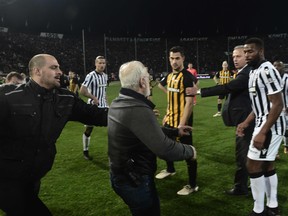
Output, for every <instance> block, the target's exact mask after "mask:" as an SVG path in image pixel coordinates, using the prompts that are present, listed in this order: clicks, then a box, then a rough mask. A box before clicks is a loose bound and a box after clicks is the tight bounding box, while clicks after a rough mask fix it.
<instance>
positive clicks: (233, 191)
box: [225, 188, 248, 196]
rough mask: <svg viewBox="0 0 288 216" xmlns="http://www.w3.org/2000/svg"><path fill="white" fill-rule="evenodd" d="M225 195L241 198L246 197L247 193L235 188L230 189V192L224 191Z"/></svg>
mask: <svg viewBox="0 0 288 216" xmlns="http://www.w3.org/2000/svg"><path fill="white" fill-rule="evenodd" d="M225 193H226V194H228V195H233V196H243V195H248V191H241V190H239V189H236V188H232V189H230V190H227V191H225Z"/></svg>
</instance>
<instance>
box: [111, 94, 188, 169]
mask: <svg viewBox="0 0 288 216" xmlns="http://www.w3.org/2000/svg"><path fill="white" fill-rule="evenodd" d="M120 93H121V94H120V95H119V97H118V98H116V99H115V100H114V101H113V102H112V104H111V106H110V109H109V112H108V155H109V159H110V166H111V169H112V171H113V170H114V171H117V172H118V173H119V172H121V171H123V170H125V169H126V168H127V163H128V162H129V161H133V170H137V172H138V174H147V175H154V173H155V171H156V156H158V157H159V158H161V159H164V160H170V161H180V160H185V159H189V158H192V157H193V150H192V148H191V146H189V145H185V144H182V143H178V142H176V141H173V140H172V139H169V138H168V137H167V136H166V135H165V134H164V132H163V130H162V128H161V127H160V125H159V123H158V121H157V118H156V117H155V115H154V113H153V108H154V104H152V103H151V101H149V100H147V99H146V98H145V97H144V96H143V95H141V94H138V93H137V92H135V91H132V90H129V89H121V91H120Z"/></svg>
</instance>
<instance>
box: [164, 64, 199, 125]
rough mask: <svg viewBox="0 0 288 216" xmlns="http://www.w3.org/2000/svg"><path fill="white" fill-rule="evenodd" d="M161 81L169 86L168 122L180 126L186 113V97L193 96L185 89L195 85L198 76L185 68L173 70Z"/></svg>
mask: <svg viewBox="0 0 288 216" xmlns="http://www.w3.org/2000/svg"><path fill="white" fill-rule="evenodd" d="M160 83H161V85H162V86H167V101H168V109H167V113H166V124H168V125H169V126H171V127H178V125H179V123H180V119H181V117H182V116H183V113H184V107H185V97H193V96H191V95H186V92H185V89H186V88H188V87H193V85H194V83H197V78H196V77H194V76H193V75H192V74H191V73H190V72H188V71H187V70H184V69H183V71H181V72H179V73H174V72H171V73H170V74H168V75H167V76H166V77H164V78H163V79H162V80H161V81H160Z"/></svg>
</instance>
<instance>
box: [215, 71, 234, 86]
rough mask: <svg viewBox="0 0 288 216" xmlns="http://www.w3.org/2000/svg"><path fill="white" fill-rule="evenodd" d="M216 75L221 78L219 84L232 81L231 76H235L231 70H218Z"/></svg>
mask: <svg viewBox="0 0 288 216" xmlns="http://www.w3.org/2000/svg"><path fill="white" fill-rule="evenodd" d="M215 76H216V77H217V78H218V79H219V84H220V85H223V84H226V83H228V82H230V80H231V76H233V74H232V73H231V71H229V70H221V71H218V72H217V73H216V75H215Z"/></svg>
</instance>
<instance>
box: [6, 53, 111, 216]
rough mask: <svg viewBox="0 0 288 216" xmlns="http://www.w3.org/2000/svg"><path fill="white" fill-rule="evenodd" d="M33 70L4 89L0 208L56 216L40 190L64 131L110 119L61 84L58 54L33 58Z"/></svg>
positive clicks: (20, 212) (40, 55) (30, 64)
mask: <svg viewBox="0 0 288 216" xmlns="http://www.w3.org/2000/svg"><path fill="white" fill-rule="evenodd" d="M29 71H30V76H31V79H30V81H29V82H28V83H26V84H22V85H20V86H12V85H8V86H6V85H4V86H2V87H1V88H0V122H1V124H0V173H1V178H0V209H2V210H3V211H4V212H6V213H7V215H8V216H9V215H12V216H15V215H17V216H18V215H32V216H36V215H37V216H39V215H41V216H50V215H52V214H51V212H50V211H49V209H48V208H47V207H46V206H45V204H44V203H43V202H42V201H41V200H40V199H39V197H38V192H39V189H40V180H41V178H42V177H44V176H45V175H46V174H47V172H49V170H50V169H51V168H52V165H53V162H54V158H55V155H56V146H55V143H56V141H57V138H58V137H59V136H60V134H61V131H62V129H63V128H64V126H65V124H66V123H67V121H80V122H82V123H83V124H93V125H96V126H102V125H101V124H102V122H103V120H104V121H107V115H106V116H105V115H102V113H101V112H99V111H98V109H97V107H96V106H93V105H88V104H86V103H85V102H84V101H82V100H81V99H79V98H78V97H77V96H76V95H75V94H74V93H72V92H70V91H69V90H68V89H61V88H60V77H61V75H62V71H61V70H60V68H59V64H58V62H57V60H56V59H55V57H53V56H51V55H48V54H39V55H36V56H34V57H33V58H32V59H31V60H30V62H29ZM100 122H101V123H100Z"/></svg>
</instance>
